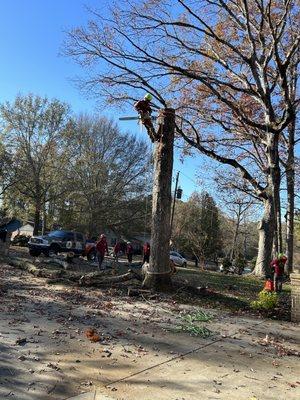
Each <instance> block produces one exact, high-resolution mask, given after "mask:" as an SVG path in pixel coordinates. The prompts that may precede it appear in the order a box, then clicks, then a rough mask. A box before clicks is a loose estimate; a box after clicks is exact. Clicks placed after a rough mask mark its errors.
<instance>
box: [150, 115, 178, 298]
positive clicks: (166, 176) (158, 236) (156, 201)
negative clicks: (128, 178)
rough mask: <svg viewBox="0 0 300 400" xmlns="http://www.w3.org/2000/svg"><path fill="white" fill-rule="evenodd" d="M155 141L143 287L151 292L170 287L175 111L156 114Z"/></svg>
mask: <svg viewBox="0 0 300 400" xmlns="http://www.w3.org/2000/svg"><path fill="white" fill-rule="evenodd" d="M158 121H159V127H158V135H157V137H158V139H157V140H155V147H154V177H153V198H152V222H151V255H150V263H149V268H148V269H147V273H146V276H145V279H144V282H143V286H144V287H147V288H152V289H155V290H167V289H169V288H170V287H171V285H172V282H171V271H170V235H171V230H170V218H171V199H172V197H171V185H172V170H173V148H174V129H175V111H174V109H171V108H166V109H164V110H160V113H159V119H158Z"/></svg>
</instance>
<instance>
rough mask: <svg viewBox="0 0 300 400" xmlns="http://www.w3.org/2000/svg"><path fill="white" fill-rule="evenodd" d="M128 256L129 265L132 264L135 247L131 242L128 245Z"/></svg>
mask: <svg viewBox="0 0 300 400" xmlns="http://www.w3.org/2000/svg"><path fill="white" fill-rule="evenodd" d="M126 255H127V260H128V263H129V264H131V263H132V256H133V247H132V245H131V243H130V242H128V243H127V247H126Z"/></svg>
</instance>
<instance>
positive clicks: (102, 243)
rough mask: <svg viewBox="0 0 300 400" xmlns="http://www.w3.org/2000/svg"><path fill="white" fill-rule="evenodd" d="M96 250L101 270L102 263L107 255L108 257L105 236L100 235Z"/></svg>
mask: <svg viewBox="0 0 300 400" xmlns="http://www.w3.org/2000/svg"><path fill="white" fill-rule="evenodd" d="M96 250H97V258H98V263H99V269H104V268H102V263H103V260H104V257H105V253H106V254H107V255H108V245H107V241H106V236H105V235H103V234H102V235H100V237H99V240H98V242H97V243H96Z"/></svg>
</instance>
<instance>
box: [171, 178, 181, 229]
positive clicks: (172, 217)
mask: <svg viewBox="0 0 300 400" xmlns="http://www.w3.org/2000/svg"><path fill="white" fill-rule="evenodd" d="M178 181H179V171H178V172H177V175H176V183H175V190H174V198H173V206H172V216H171V236H172V228H173V221H174V212H175V203H176V197H177V189H178Z"/></svg>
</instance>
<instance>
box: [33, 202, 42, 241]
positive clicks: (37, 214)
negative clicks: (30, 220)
mask: <svg viewBox="0 0 300 400" xmlns="http://www.w3.org/2000/svg"><path fill="white" fill-rule="evenodd" d="M40 220H41V206H40V204H39V203H37V204H36V205H35V212H34V227H33V234H34V235H38V233H39V227H40Z"/></svg>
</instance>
